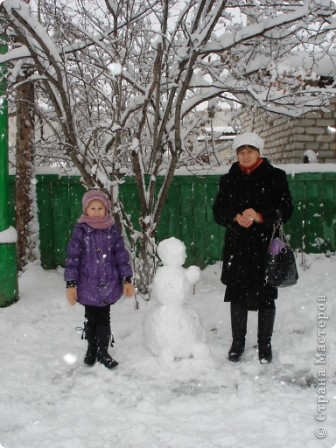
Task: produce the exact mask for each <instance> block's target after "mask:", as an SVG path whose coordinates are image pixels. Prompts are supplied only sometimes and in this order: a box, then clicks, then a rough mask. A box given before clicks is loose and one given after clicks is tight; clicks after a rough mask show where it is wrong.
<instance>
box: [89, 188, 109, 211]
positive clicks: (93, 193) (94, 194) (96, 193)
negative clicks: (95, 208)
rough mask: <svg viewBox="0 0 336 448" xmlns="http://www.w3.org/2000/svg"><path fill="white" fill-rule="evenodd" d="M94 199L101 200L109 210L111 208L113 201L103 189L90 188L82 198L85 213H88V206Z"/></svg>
mask: <svg viewBox="0 0 336 448" xmlns="http://www.w3.org/2000/svg"><path fill="white" fill-rule="evenodd" d="M94 200H99V201H101V202H102V203H103V204H104V206H105V208H106V211H107V212H108V211H109V210H110V208H111V201H110V198H109V197H108V196H107V194H106V193H104V192H103V191H101V190H89V191H87V192H86V193H85V194H84V196H83V199H82V209H83V213H84V214H86V209H87V208H88V206H89V204H90V202H92V201H94Z"/></svg>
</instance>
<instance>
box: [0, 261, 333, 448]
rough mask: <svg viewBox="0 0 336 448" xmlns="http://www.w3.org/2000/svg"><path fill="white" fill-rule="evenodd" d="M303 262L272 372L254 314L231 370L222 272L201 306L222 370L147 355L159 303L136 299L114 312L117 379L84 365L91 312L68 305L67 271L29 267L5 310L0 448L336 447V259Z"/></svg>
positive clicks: (208, 273) (0, 333)
mask: <svg viewBox="0 0 336 448" xmlns="http://www.w3.org/2000/svg"><path fill="white" fill-rule="evenodd" d="M303 261H304V266H305V269H303V268H302V265H301V266H299V270H300V280H299V283H298V284H297V285H295V286H293V287H290V288H287V289H282V290H280V292H279V299H278V301H277V318H276V325H275V333H274V337H273V351H274V361H273V363H272V364H269V365H261V364H260V363H259V361H258V356H257V352H256V346H255V344H256V317H257V315H256V313H252V312H251V313H250V315H249V326H248V340H247V350H246V352H245V355H244V358H243V361H242V362H240V363H239V364H232V363H230V362H229V361H228V360H227V358H226V355H227V351H228V349H229V345H230V342H231V338H230V324H229V306H228V304H224V302H223V294H224V287H223V286H222V285H221V283H220V281H219V277H220V263H218V264H216V265H214V266H209V267H208V268H207V269H205V270H204V271H203V272H202V278H201V281H200V282H199V283H198V285H197V287H196V293H195V295H194V296H193V297H192V299H191V301H192V303H193V304H194V306H195V307H196V308H197V310H198V312H199V313H200V315H201V318H202V321H203V325H204V328H205V330H206V333H207V340H208V344H209V346H210V350H211V354H212V358H213V360H212V361H209V360H202V359H193V358H190V359H182V360H176V361H174V362H172V363H169V362H166V363H165V364H164V363H162V362H161V363H160V362H159V360H158V358H155V357H153V356H152V355H151V354H150V353H149V352H147V351H146V349H145V348H144V344H143V335H142V319H143V317H144V314H145V313H146V310H147V309H148V308H149V307H150V306H152V303H151V302H149V303H148V302H147V303H146V302H144V301H143V300H142V299H141V298H138V300H139V304H140V309H139V310H135V301H134V299H122V300H121V301H120V302H119V303H117V304H116V305H114V306H113V307H112V309H111V316H112V327H113V333H114V336H115V340H116V344H115V347H114V348H113V349H111V353H112V354H113V355H114V356H115V358H116V359H117V360H118V361H119V363H120V364H119V366H118V367H117V368H116V369H115V370H113V371H109V370H108V369H106V368H105V367H103V366H101V365H95V366H94V367H93V368H89V367H85V366H83V365H82V358H83V355H84V352H85V348H86V345H85V342H84V341H82V340H81V338H80V334H79V333H78V332H76V330H75V328H76V327H81V326H82V324H83V308H82V307H81V306H79V305H77V306H75V307H70V306H69V305H68V304H67V302H66V300H65V298H64V282H63V270H62V269H59V270H57V271H43V270H42V269H41V268H40V267H39V266H34V265H30V266H29V267H28V269H27V270H26V272H25V273H24V274H23V275H21V276H20V279H19V286H20V294H21V298H20V300H19V302H17V303H16V304H14V305H12V306H10V307H7V308H3V309H0V341H1V343H0V360H1V368H0V372H1V377H0V447H4V448H112V447H113V448H130V447H132V448H133V447H134V448H135V447H137V448H158V447H160V448H217V447H221V448H224V447H225V448H226V447H234V448H280V447H281V448H284V447H285V448H332V447H335V446H336V412H335V409H336V356H335V347H336V325H335V307H336V305H335V300H336V275H335V273H336V258H335V257H329V258H325V257H324V256H316V255H315V256H313V255H308V256H304V257H303ZM298 262H299V264H300V263H301V262H302V258H301V255H300V258H299V259H298ZM326 317H328V319H326ZM325 340H326V341H325ZM324 349H326V352H324V351H323V350H324ZM324 353H325V358H323V355H324ZM324 361H325V363H324ZM318 378H319V379H320V385H319V386H317V380H318ZM324 431H325V432H326V435H325V437H323V436H324ZM316 434H317V435H316ZM318 436H319V437H318Z"/></svg>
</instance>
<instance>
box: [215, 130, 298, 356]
mask: <svg viewBox="0 0 336 448" xmlns="http://www.w3.org/2000/svg"><path fill="white" fill-rule="evenodd" d="M263 147H264V141H263V140H262V139H261V138H260V137H259V135H258V134H255V133H253V132H247V133H245V134H241V135H238V136H237V137H236V138H235V139H234V141H233V144H232V148H233V150H236V151H237V157H238V162H236V163H234V164H233V165H232V167H231V169H230V171H229V173H228V174H225V175H224V176H222V177H221V179H220V184H219V192H218V195H217V198H216V200H215V203H214V206H213V212H214V217H215V220H216V222H217V223H218V224H219V225H222V226H225V227H226V234H225V246H224V254H223V269H222V276H221V280H222V282H223V283H224V284H225V285H226V291H225V298H224V300H225V301H226V302H231V305H230V310H231V329H232V339H233V341H232V346H231V349H230V351H229V355H228V358H229V360H230V361H233V362H237V361H239V359H240V358H241V356H242V354H243V352H244V348H245V336H246V327H247V313H248V310H258V349H259V359H260V362H261V363H268V362H271V360H272V348H271V338H272V333H273V325H274V318H275V302H274V300H275V299H276V298H277V288H275V287H272V286H268V285H265V277H264V260H265V256H266V252H267V248H268V244H269V241H270V238H271V235H272V229H273V223H274V222H275V221H276V220H277V219H278V217H279V216H281V218H282V220H283V222H286V221H287V220H288V219H289V218H290V216H291V214H292V210H293V207H292V200H291V195H290V191H289V188H288V183H287V178H286V173H285V172H284V171H282V170H280V169H278V168H275V167H273V166H272V165H271V164H270V163H269V162H268V161H267V159H265V158H262V157H260V152H262V150H263Z"/></svg>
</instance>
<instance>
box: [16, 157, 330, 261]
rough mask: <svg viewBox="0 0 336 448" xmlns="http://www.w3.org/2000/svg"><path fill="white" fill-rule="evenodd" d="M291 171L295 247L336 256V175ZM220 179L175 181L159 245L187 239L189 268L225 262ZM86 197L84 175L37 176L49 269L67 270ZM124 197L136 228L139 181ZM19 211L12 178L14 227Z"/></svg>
mask: <svg viewBox="0 0 336 448" xmlns="http://www.w3.org/2000/svg"><path fill="white" fill-rule="evenodd" d="M335 166H336V165H335ZM307 168H308V167H307ZM286 171H287V173H288V181H289V186H290V190H291V193H292V196H293V202H294V213H293V216H292V218H291V220H290V222H289V223H288V224H286V226H285V228H286V234H288V235H289V237H290V241H291V243H292V245H293V247H294V248H295V249H298V250H303V251H304V252H307V253H320V252H328V251H331V252H333V251H335V248H336V234H335V218H336V214H335V204H336V197H335V196H336V172H328V171H322V172H300V171H299V172H296V173H295V174H293V172H292V171H291V170H290V169H289V170H286ZM219 177H220V175H219V174H216V175H204V176H200V175H198V176H190V175H189V176H187V175H179V176H175V177H174V181H173V183H172V186H171V189H170V191H169V197H168V202H167V204H166V207H165V209H164V212H163V216H162V219H161V222H160V225H159V228H158V234H157V240H158V241H161V240H163V239H165V238H168V237H171V236H175V237H176V238H178V239H180V240H182V241H183V242H184V243H185V245H186V247H187V254H188V258H187V261H186V265H190V264H196V265H198V266H200V267H202V268H203V267H204V266H205V265H207V264H210V263H213V262H215V261H217V260H220V259H221V255H222V248H223V241H224V229H222V228H221V227H219V226H218V225H217V224H216V223H215V222H214V220H213V216H212V204H213V201H214V198H215V196H216V194H217V189H218V181H219ZM158 187H160V186H158ZM83 192H84V188H83V186H82V185H81V184H80V182H79V177H78V176H71V177H70V176H69V177H67V176H58V175H52V174H48V175H37V202H38V210H39V217H38V218H39V225H40V251H41V263H42V266H43V267H44V268H46V269H54V268H56V267H57V266H63V265H64V259H65V250H66V244H67V241H68V239H69V236H70V234H71V231H72V228H73V225H74V223H75V222H76V220H77V218H78V216H79V215H80V212H81V197H82V194H83ZM120 195H121V199H122V201H123V203H124V206H125V209H126V211H127V213H129V214H130V216H131V218H132V221H133V223H134V224H135V225H136V224H137V223H138V220H139V216H140V212H139V210H140V207H139V203H138V196H137V191H136V186H135V181H134V179H133V178H128V179H127V180H126V181H125V183H124V184H122V185H121V186H120ZM14 210H15V178H14V176H11V177H10V216H11V221H12V222H11V224H12V225H13V226H15V216H14V215H15V211H14Z"/></svg>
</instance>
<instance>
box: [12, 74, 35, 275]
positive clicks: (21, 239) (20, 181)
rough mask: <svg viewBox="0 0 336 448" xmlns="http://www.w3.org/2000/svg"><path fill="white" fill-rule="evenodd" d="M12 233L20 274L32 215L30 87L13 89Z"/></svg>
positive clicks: (27, 254)
mask: <svg viewBox="0 0 336 448" xmlns="http://www.w3.org/2000/svg"><path fill="white" fill-rule="evenodd" d="M16 112H17V114H16V119H17V123H16V125H17V135H16V229H17V233H18V242H17V251H18V257H17V258H18V267H19V270H22V269H23V268H24V266H25V265H26V264H27V262H28V259H30V258H31V253H32V247H31V241H30V234H29V233H30V230H31V229H30V223H31V221H32V219H33V213H32V186H33V182H32V170H33V162H34V84H33V83H28V82H27V83H23V84H20V85H19V87H18V88H17V103H16Z"/></svg>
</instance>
